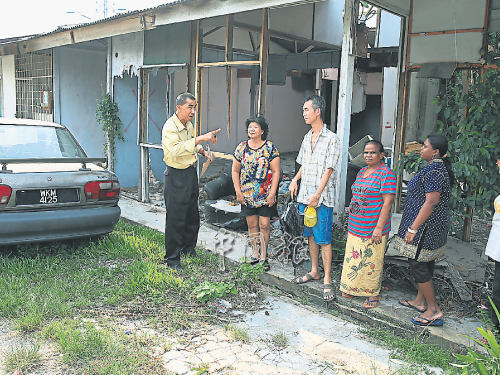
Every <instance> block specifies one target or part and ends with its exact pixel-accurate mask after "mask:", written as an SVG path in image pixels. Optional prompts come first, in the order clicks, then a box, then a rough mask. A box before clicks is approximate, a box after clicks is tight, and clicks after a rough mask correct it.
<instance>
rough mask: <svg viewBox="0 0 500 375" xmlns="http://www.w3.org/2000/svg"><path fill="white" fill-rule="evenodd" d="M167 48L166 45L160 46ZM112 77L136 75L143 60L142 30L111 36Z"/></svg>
mask: <svg viewBox="0 0 500 375" xmlns="http://www.w3.org/2000/svg"><path fill="white" fill-rule="evenodd" d="M162 48H167V46H162ZM112 56H113V58H112V60H111V61H112V69H111V73H112V74H113V77H117V76H119V77H123V75H124V74H125V73H126V74H130V75H131V76H132V75H136V76H137V71H138V68H139V67H140V66H141V65H143V61H144V32H143V31H141V32H138V33H131V34H124V35H120V36H114V37H113V38H112Z"/></svg>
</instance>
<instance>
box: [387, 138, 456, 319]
mask: <svg viewBox="0 0 500 375" xmlns="http://www.w3.org/2000/svg"><path fill="white" fill-rule="evenodd" d="M447 151H448V141H447V140H446V138H445V137H444V136H443V135H442V134H431V135H429V137H428V138H427V139H426V140H425V142H424V144H423V146H422V148H421V149H420V156H421V157H422V159H424V160H425V161H427V163H428V164H427V166H426V167H424V169H423V170H422V171H420V172H419V173H418V174H417V175H416V176H415V177H413V178H412V179H411V181H410V182H409V183H408V195H407V198H406V203H405V208H404V212H403V217H402V219H401V224H400V226H399V231H398V235H397V236H396V237H395V248H396V250H397V251H398V252H399V253H400V254H401V255H402V256H405V257H408V263H409V265H410V270H411V272H412V274H413V277H414V278H415V282H417V284H418V294H417V297H416V298H415V299H413V300H402V301H399V304H400V305H403V306H405V307H408V308H412V309H414V310H416V311H418V312H420V313H421V314H420V315H419V316H417V317H414V318H412V322H413V323H414V324H417V325H421V326H429V325H432V326H442V325H443V319H442V317H443V312H442V311H441V309H440V308H439V306H438V304H437V301H436V297H435V295H434V288H433V286H432V275H433V272H434V263H435V260H436V259H440V258H443V256H444V250H445V247H446V241H447V236H448V228H449V225H450V211H449V203H450V196H451V185H452V184H453V180H454V176H453V172H452V170H451V161H450V159H449V158H448V157H447V156H446V152H447ZM426 302H427V307H426V305H425V303H426Z"/></svg>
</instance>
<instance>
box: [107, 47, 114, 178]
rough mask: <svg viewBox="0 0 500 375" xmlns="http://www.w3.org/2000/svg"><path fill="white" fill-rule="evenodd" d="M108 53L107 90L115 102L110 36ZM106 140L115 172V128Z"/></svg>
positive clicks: (111, 169) (110, 168) (111, 168)
mask: <svg viewBox="0 0 500 375" xmlns="http://www.w3.org/2000/svg"><path fill="white" fill-rule="evenodd" d="M107 53H108V58H107V61H106V68H107V69H106V75H107V80H106V91H107V93H108V94H109V96H110V98H111V101H112V102H114V95H113V94H114V90H113V86H114V82H113V63H112V61H113V45H112V38H108V45H107ZM106 142H107V144H108V150H107V157H108V170H109V171H111V172H114V170H115V160H114V155H113V145H114V142H115V133H114V128H109V129H108V132H107V134H106Z"/></svg>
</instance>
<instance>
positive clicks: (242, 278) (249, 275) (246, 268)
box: [233, 260, 264, 284]
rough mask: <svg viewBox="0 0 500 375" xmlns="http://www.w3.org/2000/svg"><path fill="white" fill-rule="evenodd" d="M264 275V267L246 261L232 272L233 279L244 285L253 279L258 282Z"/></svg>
mask: <svg viewBox="0 0 500 375" xmlns="http://www.w3.org/2000/svg"><path fill="white" fill-rule="evenodd" d="M263 273H264V266H263V265H262V264H260V263H258V264H251V263H250V262H247V261H246V260H243V262H242V263H241V264H240V265H239V266H238V267H237V268H236V269H235V270H234V272H233V278H235V279H238V280H239V282H241V283H242V284H246V282H247V281H249V280H251V279H253V280H258V279H259V276H260V275H261V274H263Z"/></svg>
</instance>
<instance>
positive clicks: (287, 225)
mask: <svg viewBox="0 0 500 375" xmlns="http://www.w3.org/2000/svg"><path fill="white" fill-rule="evenodd" d="M279 214H280V215H279V219H280V225H281V230H282V232H283V236H284V240H285V248H284V249H283V252H284V253H286V255H287V257H288V258H289V259H291V261H292V265H293V266H294V267H296V266H297V265H298V264H299V263H300V262H301V261H302V260H303V259H304V252H305V247H304V236H303V234H304V215H303V214H301V213H300V211H299V203H298V202H296V201H294V200H288V201H287V202H285V203H284V204H283V206H282V207H281V209H280V212H279Z"/></svg>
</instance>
